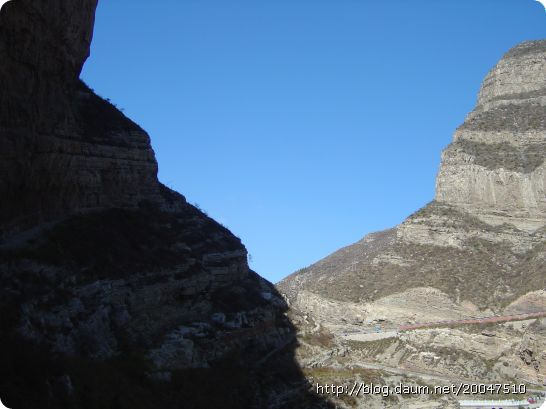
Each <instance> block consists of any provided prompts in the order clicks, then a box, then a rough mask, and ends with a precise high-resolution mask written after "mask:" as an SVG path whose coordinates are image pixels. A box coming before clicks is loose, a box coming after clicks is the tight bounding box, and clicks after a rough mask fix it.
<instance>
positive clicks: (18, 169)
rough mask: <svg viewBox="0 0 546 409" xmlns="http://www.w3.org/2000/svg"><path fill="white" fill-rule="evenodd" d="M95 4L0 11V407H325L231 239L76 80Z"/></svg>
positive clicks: (283, 321) (18, 0)
mask: <svg viewBox="0 0 546 409" xmlns="http://www.w3.org/2000/svg"><path fill="white" fill-rule="evenodd" d="M96 4H97V1H96V0H83V1H73V0H47V1H46V0H32V1H31V0H15V1H10V2H9V3H7V4H6V5H5V6H4V7H3V8H2V10H1V12H0V197H1V198H2V199H1V200H0V229H1V230H0V233H1V234H0V283H1V287H0V342H1V347H0V367H1V368H2V372H1V374H0V397H1V398H2V400H3V401H4V402H5V404H6V405H7V406H9V407H10V408H12V409H25V408H28V409H35V408H37V407H40V408H100V409H104V408H133V409H135V408H158V407H161V408H165V409H169V408H180V407H184V408H212V407H223V408H252V407H255V408H268V407H271V408H281V407H290V408H292V407H313V406H316V407H322V406H324V405H325V403H324V402H321V401H320V400H318V399H316V397H315V396H314V395H312V394H309V393H308V390H307V388H308V384H307V381H306V380H305V378H304V377H303V375H302V374H301V372H300V370H299V367H298V366H297V364H296V363H295V362H294V359H293V348H294V330H293V326H292V324H291V323H290V321H289V320H288V319H287V318H286V316H285V314H284V313H285V311H286V304H285V302H284V300H283V299H282V298H281V297H280V295H279V294H278V293H277V291H276V290H275V288H274V287H273V286H272V285H271V284H270V283H269V282H267V281H266V280H264V279H262V278H261V277H260V276H258V275H257V274H256V273H254V272H253V271H251V270H250V269H249V267H248V264H247V251H246V249H245V247H244V246H243V245H242V244H241V241H240V240H239V238H237V237H235V236H234V235H233V234H232V233H231V232H230V231H229V230H227V229H226V228H225V227H223V226H222V225H220V224H218V223H217V222H216V221H214V220H212V219H211V218H209V217H208V216H207V215H205V214H204V213H202V212H201V211H199V210H198V209H196V208H195V207H193V206H191V205H189V204H188V203H187V202H186V200H185V199H184V197H183V196H182V195H180V194H178V193H176V192H173V191H171V190H169V189H168V188H166V187H165V186H163V185H161V183H159V181H158V180H157V162H156V160H155V156H154V152H153V150H152V148H151V145H150V139H149V137H148V135H147V134H146V132H144V131H143V130H142V129H141V128H140V127H139V126H138V125H136V124H135V123H134V122H132V121H131V120H130V119H128V118H126V117H125V116H124V115H123V114H122V113H121V112H119V111H118V110H117V109H116V108H115V107H114V106H113V105H112V104H110V103H109V102H108V101H105V100H103V99H102V98H100V97H99V96H97V95H95V94H94V92H93V91H92V90H91V89H90V88H89V87H87V86H86V85H85V84H84V83H83V82H82V81H81V80H80V79H79V74H80V71H81V68H82V66H83V64H84V62H85V60H86V58H87V56H88V55H89V47H90V43H91V37H92V30H93V22H94V13H95V7H96Z"/></svg>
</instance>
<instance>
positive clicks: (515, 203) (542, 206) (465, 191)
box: [279, 41, 546, 310]
mask: <svg viewBox="0 0 546 409" xmlns="http://www.w3.org/2000/svg"><path fill="white" fill-rule="evenodd" d="M545 170H546V41H531V42H526V43H522V44H520V45H518V46H517V47H515V48H513V49H512V50H510V51H509V52H508V53H507V54H506V55H505V56H504V57H503V58H502V59H501V60H500V62H499V63H498V64H497V65H496V66H495V67H494V68H493V69H492V70H491V71H490V72H489V74H488V75H487V77H486V79H485V80H484V82H483V85H482V87H481V90H480V93H479V97H478V103H477V105H476V108H475V109H474V110H473V111H472V112H471V113H470V114H469V115H468V117H467V118H466V120H465V122H464V123H463V124H462V125H461V126H460V127H459V128H458V129H457V131H456V132H455V136H454V140H453V142H452V143H451V144H450V145H449V146H448V147H447V148H446V149H445V150H444V152H443V154H442V162H441V167H440V171H439V173H438V177H437V182H436V197H435V199H434V201H433V202H431V203H430V204H428V205H427V206H425V207H424V208H422V209H421V210H419V211H418V212H416V213H415V214H413V215H411V216H410V217H408V219H406V220H405V221H404V222H403V223H402V224H401V225H399V226H397V227H395V228H393V229H390V230H387V231H384V232H380V233H374V234H370V235H368V236H366V237H365V238H364V239H362V240H361V241H359V242H358V243H355V244H353V245H351V246H348V247H346V248H343V249H341V250H339V251H337V252H335V253H334V254H332V255H330V256H328V257H327V258H325V259H323V260H321V261H319V262H318V263H316V264H314V265H312V266H310V267H308V268H305V269H303V270H301V271H299V272H296V273H294V274H293V275H291V276H290V277H288V278H287V279H285V280H283V281H282V282H281V283H280V284H279V288H280V289H281V291H283V292H285V293H286V294H287V295H288V296H289V297H291V298H294V296H295V294H296V293H297V292H298V291H301V290H308V291H311V292H313V293H315V294H318V295H323V296H325V297H327V298H334V299H338V300H343V301H372V300H375V299H378V298H381V297H383V296H387V295H389V294H393V293H397V292H400V291H403V290H406V289H410V288H414V287H427V286H429V287H434V288H438V289H440V290H442V291H444V292H445V293H447V294H449V295H450V296H451V297H452V298H453V299H454V300H456V301H459V302H463V301H468V302H471V303H473V304H475V305H478V306H480V307H483V308H494V309H497V310H498V309H502V307H503V306H505V305H507V304H508V303H510V302H511V301H513V300H514V299H516V298H517V297H519V296H521V295H523V294H525V293H527V292H528V291H532V290H536V289H540V288H544V286H546V282H545V280H546V266H545V260H544V248H545V245H546V191H545V186H546V171H545Z"/></svg>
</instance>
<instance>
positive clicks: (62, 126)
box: [0, 0, 160, 235]
mask: <svg viewBox="0 0 546 409" xmlns="http://www.w3.org/2000/svg"><path fill="white" fill-rule="evenodd" d="M96 3H97V1H96V0H85V1H82V2H69V1H64V0H52V1H47V2H46V1H31V0H17V1H12V2H9V3H7V4H6V5H5V6H4V7H3V9H2V12H1V13H0V61H1V64H0V89H2V93H1V94H0V107H1V109H0V132H1V133H2V138H1V139H0V196H1V197H2V198H6V197H7V198H9V200H2V201H1V202H0V227H1V228H2V229H1V230H2V235H4V234H7V233H10V232H14V231H17V230H20V229H24V228H27V227H31V226H34V225H36V224H37V223H39V222H43V221H47V220H52V219H55V218H59V217H63V216H66V215H67V214H69V213H71V212H74V211H81V210H86V209H101V208H109V207H125V208H134V207H137V206H138V205H139V203H140V202H141V201H143V200H150V201H159V200H160V198H159V197H158V196H159V188H160V186H159V183H158V181H157V177H156V175H157V163H156V161H155V156H154V152H153V150H152V148H151V145H150V139H149V137H148V135H147V134H146V132H144V131H143V130H142V129H141V128H140V127H139V126H138V125H136V124H135V123H133V122H132V121H130V120H129V119H128V118H126V117H125V116H124V115H123V114H122V113H121V112H119V111H118V110H117V109H116V108H115V107H114V106H112V105H111V104H109V103H108V102H106V101H104V100H102V99H101V98H99V97H98V96H97V95H95V94H94V93H93V92H92V91H91V90H90V89H89V88H88V87H87V86H85V84H83V83H82V82H81V81H80V80H79V74H80V71H81V69H82V66H83V64H84V62H85V60H86V59H87V57H88V55H89V47H90V44H91V37H92V30H93V23H94V13H95V7H96Z"/></svg>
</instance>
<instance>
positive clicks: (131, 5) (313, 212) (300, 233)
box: [82, 0, 546, 282]
mask: <svg viewBox="0 0 546 409" xmlns="http://www.w3.org/2000/svg"><path fill="white" fill-rule="evenodd" d="M539 38H546V12H545V11H544V8H543V7H542V6H541V5H540V4H539V3H538V2H536V1H534V0H456V1H455V0H453V1H447V0H422V1H407V0H405V1H402V0H399V1H388V2H387V1H379V0H377V1H365V0H360V1H357V0H267V1H266V0H161V1H159V2H149V1H148V2H145V1H142V0H137V1H135V0H132V1H128V0H116V1H99V7H98V10H97V20H96V26H95V36H94V40H93V45H92V55H91V58H90V59H89V60H88V61H87V64H86V66H85V68H84V71H83V73H82V77H83V79H84V80H85V81H86V82H87V83H88V84H89V85H90V86H91V87H92V88H94V89H95V91H96V92H97V93H98V94H100V95H101V96H103V97H108V98H110V99H111V100H112V102H114V103H115V104H117V106H118V107H120V108H122V109H123V110H124V112H125V114H126V115H128V116H129V117H130V118H132V119H133V120H134V121H135V122H137V123H138V124H140V125H141V126H142V127H143V128H144V129H146V130H147V131H148V132H149V133H150V136H151V138H152V144H153V148H154V150H155V152H156V155H157V159H158V161H159V169H160V172H159V178H160V180H161V181H162V182H163V183H165V184H166V185H168V186H169V187H171V188H173V189H175V190H177V191H179V192H181V193H182V194H184V195H185V196H186V198H187V199H188V201H189V202H190V203H197V204H199V206H200V207H201V208H202V209H203V210H205V211H206V212H207V213H208V214H209V215H210V216H212V217H214V218H215V219H216V220H218V221H219V222H221V223H223V224H224V225H226V226H227V227H229V228H230V229H231V230H232V231H233V232H234V233H235V234H236V235H237V236H239V237H240V238H241V239H242V240H243V243H244V244H245V245H246V247H247V248H248V250H249V252H250V254H251V255H252V261H251V267H252V268H253V269H254V270H256V271H257V272H258V273H260V274H261V275H263V276H264V277H266V278H268V279H269V280H271V281H273V282H276V281H278V280H280V279H281V278H283V277H284V276H286V275H288V274H290V273H292V272H293V271H295V270H297V269H299V268H301V267H304V266H307V265H309V264H311V263H313V262H315V261H317V260H319V259H321V258H322V257H324V256H326V255H328V254H329V253H331V252H333V251H335V250H337V249H338V248H340V247H342V246H345V245H347V244H350V243H352V242H355V241H357V240H359V239H360V238H362V237H363V236H364V235H365V234H367V233H369V232H372V231H376V230H382V229H385V228H389V227H392V226H394V225H396V224H398V223H400V222H401V221H402V220H403V219H404V218H405V217H406V216H408V215H409V214H410V213H412V212H414V211H415V210H417V209H419V208H420V207H422V206H423V205H424V204H426V203H427V202H428V201H430V200H431V199H432V198H433V196H434V181H435V176H436V172H437V170H438V165H439V161H440V152H441V150H442V149H443V148H444V147H445V146H446V145H447V144H448V143H449V142H450V140H451V136H452V133H453V131H454V129H455V128H456V127H457V126H458V125H460V124H461V123H462V121H463V120H464V117H465V115H466V114H467V113H468V111H470V110H471V109H472V107H473V105H474V102H475V100H476V93H477V91H478V89H479V85H480V83H481V80H482V79H483V77H484V76H485V74H486V73H487V71H488V70H489V69H490V68H491V67H492V66H493V65H494V64H495V63H496V62H497V60H498V59H499V58H500V57H501V56H502V54H503V53H504V52H506V51H507V50H508V49H509V48H510V47H512V46H514V45H516V44H517V43H519V42H521V41H524V40H529V39H539Z"/></svg>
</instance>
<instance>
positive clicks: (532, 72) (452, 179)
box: [436, 41, 546, 232]
mask: <svg viewBox="0 0 546 409" xmlns="http://www.w3.org/2000/svg"><path fill="white" fill-rule="evenodd" d="M545 112H546V41H532V42H527V43H523V44H520V45H519V46H517V47H515V48H514V49H512V50H511V51H509V52H508V53H507V54H506V55H505V56H504V57H503V58H502V59H501V60H500V62H499V63H498V64H497V65H496V66H495V67H494V68H493V69H492V70H491V71H490V72H489V74H488V75H487V77H486V78H485V80H484V82H483V85H482V87H481V90H480V93H479V96H478V104H477V106H476V108H475V109H474V110H473V111H472V112H471V113H470V114H469V115H468V117H467V119H466V121H465V122H464V124H463V125H462V126H461V127H460V128H459V129H458V130H457V132H456V133H455V136H454V141H453V143H452V144H451V145H450V146H449V147H448V148H447V149H446V150H445V151H444V153H443V155H442V166H441V168H440V172H439V174H438V178H437V183H436V200H437V201H439V202H443V203H448V204H452V205H454V206H457V207H462V208H464V209H465V210H467V211H468V212H470V213H472V214H474V215H476V216H478V217H479V218H480V219H482V220H484V221H486V222H488V223H491V224H498V225H499V224H503V223H509V224H512V225H514V226H516V227H518V228H520V229H522V230H526V231H529V232H532V231H534V230H536V229H538V228H540V227H543V226H544V225H545V220H546V190H545V186H546V164H545V152H546V115H545Z"/></svg>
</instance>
